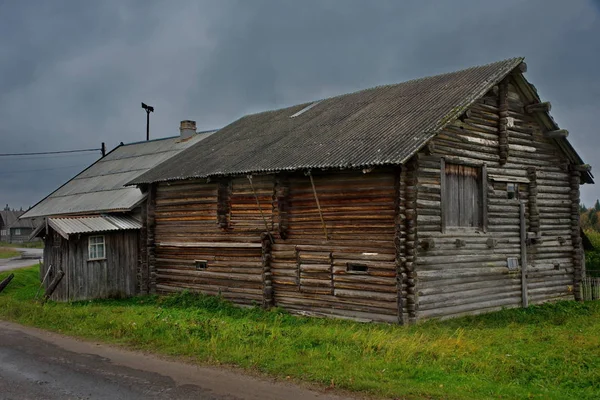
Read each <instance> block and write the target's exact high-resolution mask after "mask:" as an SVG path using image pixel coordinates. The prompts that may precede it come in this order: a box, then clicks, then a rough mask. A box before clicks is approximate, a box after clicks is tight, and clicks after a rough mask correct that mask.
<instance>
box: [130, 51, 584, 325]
mask: <svg viewBox="0 0 600 400" xmlns="http://www.w3.org/2000/svg"><path fill="white" fill-rule="evenodd" d="M524 72H525V64H524V63H523V59H522V58H515V59H509V60H505V61H501V62H497V63H493V64H489V65H485V66H481V67H474V68H470V69H467V70H463V71H458V72H454V73H449V74H445V75H439V76H434V77H429V78H423V79H417V80H414V81H409V82H406V83H401V84H396V85H389V86H381V87H377V88H373V89H368V90H363V91H360V92H356V93H351V94H347V95H342V96H338V97H332V98H329V99H324V100H320V101H315V102H312V103H306V104H301V105H297V106H293V107H289V108H285V109H281V110H275V111H268V112H264V113H259V114H254V115H248V116H245V117H243V118H241V119H240V120H238V121H236V122H234V123H232V124H230V125H228V126H226V127H225V128H223V129H221V130H220V131H218V132H217V133H215V134H214V135H212V136H211V137H210V138H208V139H207V140H206V141H204V142H203V143H202V144H200V145H195V146H192V147H190V148H189V149H187V150H185V151H183V152H181V153H180V154H178V155H177V156H175V157H173V158H172V159H170V160H169V161H167V162H165V163H163V164H161V165H159V166H157V167H156V168H153V169H152V170H150V171H148V172H147V173H145V174H143V175H141V176H139V177H138V178H136V179H134V180H132V181H131V182H130V184H132V185H138V186H139V187H141V188H142V190H144V191H145V192H146V193H148V196H149V197H148V201H147V203H146V218H145V219H144V220H143V223H144V224H145V226H146V227H147V229H146V231H147V236H146V237H145V238H144V241H145V246H143V249H142V259H143V260H144V261H143V265H146V264H147V265H148V271H149V273H148V275H147V276H148V286H149V287H150V291H151V292H155V291H156V292H160V293H169V292H174V291H180V290H196V291H201V292H204V293H209V294H220V295H222V296H224V297H225V298H228V299H231V300H233V301H235V302H237V303H241V304H253V303H254V304H262V305H264V306H265V307H270V306H273V305H276V306H280V307H284V308H286V309H289V310H292V311H295V312H299V313H308V314H317V315H331V316H338V317H347V318H355V319H361V320H377V321H389V322H398V323H408V322H414V321H416V320H419V319H428V318H437V317H440V318H448V317H454V316H458V315H464V314H475V313H481V312H488V311H492V310H498V309H500V308H503V307H520V306H527V305H528V304H531V303H542V302H545V301H553V300H558V299H573V298H575V299H578V298H580V291H579V285H580V282H581V274H582V252H581V245H580V244H581V237H580V229H579V213H578V207H579V185H580V184H581V183H593V180H592V176H591V173H590V171H589V167H588V166H586V165H584V163H583V161H582V160H581V158H580V157H579V156H578V155H577V153H576V152H575V151H574V150H573V148H572V147H571V145H570V144H569V142H568V141H567V139H566V136H567V132H566V131H565V130H561V129H560V128H559V127H558V126H557V125H556V123H555V122H554V121H553V120H552V118H551V117H550V115H549V114H548V111H549V110H550V105H549V103H544V102H542V101H541V99H540V98H539V97H538V95H537V92H536V91H535V88H534V87H533V86H532V85H531V84H529V83H528V82H527V80H526V79H525V78H524V76H523V73H524Z"/></svg>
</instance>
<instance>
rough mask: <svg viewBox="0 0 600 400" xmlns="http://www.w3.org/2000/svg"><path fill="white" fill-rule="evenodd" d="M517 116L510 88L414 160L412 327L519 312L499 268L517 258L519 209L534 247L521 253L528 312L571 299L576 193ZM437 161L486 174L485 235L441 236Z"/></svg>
mask: <svg viewBox="0 0 600 400" xmlns="http://www.w3.org/2000/svg"><path fill="white" fill-rule="evenodd" d="M524 106H525V104H524V102H523V99H522V97H521V96H520V95H519V93H518V91H517V89H516V88H515V86H513V84H512V83H511V82H510V80H509V81H507V82H506V84H504V85H503V84H501V85H499V87H496V88H494V90H492V91H490V92H489V93H488V94H487V95H485V96H484V97H483V98H482V99H480V100H478V101H477V103H476V104H475V105H474V106H472V107H471V109H470V112H469V113H468V117H467V118H463V119H462V120H457V121H455V122H454V123H452V124H451V125H450V126H448V127H447V128H446V129H445V130H444V131H443V132H442V133H441V134H440V135H439V136H438V137H436V138H435V139H434V140H433V143H432V144H433V145H432V146H430V148H431V149H433V152H432V153H431V154H430V155H425V154H420V155H419V157H418V159H419V178H418V199H417V221H418V236H419V244H420V246H419V247H418V255H417V270H418V283H417V285H418V296H419V297H418V302H419V303H418V313H417V316H418V318H420V319H423V318H431V317H450V316H458V315H462V314H472V313H480V312H487V311H491V310H496V309H499V308H502V307H516V306H519V305H521V300H522V299H521V276H520V272H518V271H514V272H511V271H509V269H508V267H507V258H508V257H520V236H519V200H523V201H525V202H526V203H527V206H528V207H527V210H528V211H527V216H526V218H527V227H528V231H533V232H534V233H536V232H539V235H540V237H541V241H539V240H538V241H536V243H537V244H532V245H530V246H528V248H527V253H528V264H529V268H528V274H527V275H528V277H527V280H528V284H527V289H528V295H529V301H530V303H541V302H544V301H549V300H557V299H567V298H573V295H572V285H573V267H574V265H573V256H574V250H573V246H572V229H573V225H572V217H571V216H572V212H571V211H572V206H571V204H572V201H573V198H575V194H573V193H574V190H575V189H572V188H571V185H570V180H569V172H568V168H566V167H567V165H566V160H565V159H564V157H563V156H562V154H561V153H560V151H559V149H558V147H557V146H556V145H555V144H554V143H552V141H551V140H550V139H546V138H545V137H544V136H543V134H542V130H541V126H540V124H538V123H537V121H536V119H535V116H534V115H529V114H526V113H525V111H524ZM507 146H508V147H507ZM442 158H444V161H445V162H446V163H455V164H466V165H483V164H485V170H486V172H487V175H488V176H487V179H486V182H484V190H485V191H486V194H487V197H488V201H487V205H486V206H487V210H486V211H487V229H485V230H484V229H454V230H453V229H447V230H446V232H445V233H442V231H443V226H442V215H441V201H442V199H441V187H440V186H441V173H442V172H441V165H442V161H441V160H442ZM529 181H533V182H532V184H531V187H530V184H529ZM572 181H573V182H574V180H572ZM507 182H517V183H518V184H519V191H520V194H519V200H517V199H508V198H507V193H506V183H507ZM571 184H572V183H571ZM484 226H485V225H484ZM530 228H531V229H530Z"/></svg>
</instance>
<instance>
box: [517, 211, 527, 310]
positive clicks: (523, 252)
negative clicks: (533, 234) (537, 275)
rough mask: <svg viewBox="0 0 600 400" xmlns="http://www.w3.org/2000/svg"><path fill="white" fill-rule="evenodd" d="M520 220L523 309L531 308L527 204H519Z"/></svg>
mask: <svg viewBox="0 0 600 400" xmlns="http://www.w3.org/2000/svg"><path fill="white" fill-rule="evenodd" d="M519 219H520V220H521V298H522V299H523V308H527V307H529V298H528V295H527V230H526V229H525V202H523V201H521V203H520V204H519Z"/></svg>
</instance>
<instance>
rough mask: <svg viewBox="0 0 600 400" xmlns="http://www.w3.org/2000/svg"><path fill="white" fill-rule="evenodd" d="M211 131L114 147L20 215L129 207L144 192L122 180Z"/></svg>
mask: <svg viewBox="0 0 600 400" xmlns="http://www.w3.org/2000/svg"><path fill="white" fill-rule="evenodd" d="M213 133H214V131H209V132H201V133H199V134H197V135H194V136H193V137H191V138H189V139H186V140H181V138H180V137H179V136H177V137H171V138H165V139H156V140H150V141H145V142H137V143H131V144H126V145H121V146H118V147H116V148H115V149H114V150H113V151H111V152H110V153H108V154H107V155H106V156H105V157H103V158H101V159H100V160H98V161H96V162H95V163H94V164H92V165H91V166H89V167H88V168H87V169H85V170H83V171H82V172H81V173H79V174H78V175H77V176H75V177H74V178H73V179H71V180H70V181H68V182H67V183H65V184H64V185H63V186H61V187H60V188H58V189H57V190H56V191H54V192H53V193H52V194H50V195H49V196H48V197H46V198H44V199H43V200H42V201H40V202H39V203H38V204H36V205H35V206H34V207H32V208H31V209H29V210H28V211H27V212H26V213H25V214H24V215H22V216H21V218H31V217H42V216H52V215H66V214H86V213H87V214H89V213H101V212H116V211H129V210H131V209H132V208H133V207H135V206H136V205H138V204H139V203H140V202H141V201H142V200H143V199H144V198H145V195H144V194H143V193H142V192H141V191H140V190H139V189H138V188H135V187H125V186H124V184H125V183H126V182H129V181H130V180H132V179H134V178H136V177H137V176H139V175H141V174H143V173H144V172H146V171H148V170H149V169H151V168H152V167H154V166H156V165H158V164H159V163H161V162H163V161H165V160H168V159H169V158H171V157H173V156H174V155H176V154H178V153H179V152H180V151H182V150H184V149H186V148H188V147H190V146H192V145H194V144H197V143H198V142H200V141H202V140H204V139H206V138H207V137H209V136H210V135H211V134H213Z"/></svg>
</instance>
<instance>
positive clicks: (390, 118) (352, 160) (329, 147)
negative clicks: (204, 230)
mask: <svg viewBox="0 0 600 400" xmlns="http://www.w3.org/2000/svg"><path fill="white" fill-rule="evenodd" d="M522 61H523V59H522V58H512V59H509V60H504V61H500V62H496V63H493V64H489V65H485V66H480V67H473V68H469V69H466V70H463V71H458V72H453V73H449V74H444V75H438V76H433V77H428V78H422V79H417V80H413V81H409V82H405V83H400V84H396V85H389V86H381V87H376V88H373V89H367V90H362V91H359V92H356V93H350V94H346V95H342V96H337V97H332V98H328V99H325V100H322V101H320V102H318V103H317V104H315V105H314V106H313V107H310V108H307V106H309V105H311V104H313V103H314V102H310V103H305V104H300V105H297V106H293V107H288V108H284V109H280V110H275V111H267V112H263V113H259V114H254V115H248V116H245V117H243V118H241V119H239V120H237V121H235V122H233V123H232V124H230V125H228V126H226V127H225V128H223V129H221V130H219V131H218V132H217V133H215V134H214V135H212V136H211V137H209V138H208V139H207V140H206V141H204V142H203V143H202V144H201V145H195V146H192V147H190V148H189V149H187V150H185V151H183V152H181V153H180V154H178V155H177V156H175V157H173V158H171V159H170V160H168V161H166V162H164V163H162V164H160V165H159V166H157V167H155V168H153V169H151V170H150V171H148V172H146V173H144V174H142V175H140V176H139V177H137V178H135V179H133V180H132V181H130V182H129V184H141V183H151V182H158V181H167V180H178V179H187V178H193V177H198V178H201V177H209V176H218V175H233V174H243V173H254V172H275V171H282V170H296V169H310V168H356V167H367V166H373V165H386V164H388V165H390V164H401V163H403V162H405V161H406V160H407V159H408V158H410V157H411V156H412V155H413V154H414V153H415V152H416V151H417V150H418V149H419V148H420V147H422V146H423V145H424V144H425V143H426V142H427V141H428V140H429V139H431V138H432V137H433V136H435V134H436V133H437V132H439V131H440V130H441V129H442V128H443V127H444V126H445V125H446V124H447V123H449V122H450V121H452V120H453V119H455V118H457V117H458V116H459V115H460V114H461V113H462V112H463V111H464V110H465V108H467V107H468V106H470V105H471V104H472V103H473V102H474V101H475V100H476V99H477V98H479V97H480V96H482V95H484V94H485V93H486V92H487V91H488V90H490V89H491V88H492V86H493V85H494V84H496V83H497V82H498V81H500V80H501V79H502V78H504V77H505V76H506V75H507V74H508V73H509V72H510V71H511V70H513V69H514V68H515V67H517V66H518V65H519V64H520V63H521V62H522ZM304 108H307V109H306V110H305V111H304V112H302V113H299V114H297V115H296V116H295V117H293V118H291V117H292V116H294V114H296V113H298V112H299V111H301V110H303V109H304Z"/></svg>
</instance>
